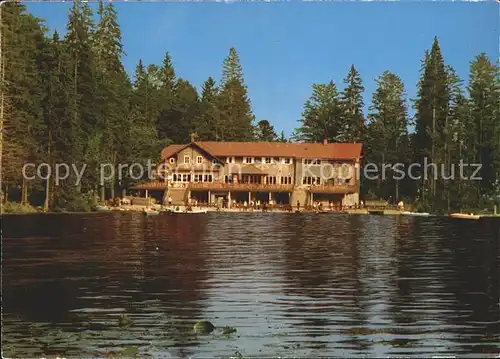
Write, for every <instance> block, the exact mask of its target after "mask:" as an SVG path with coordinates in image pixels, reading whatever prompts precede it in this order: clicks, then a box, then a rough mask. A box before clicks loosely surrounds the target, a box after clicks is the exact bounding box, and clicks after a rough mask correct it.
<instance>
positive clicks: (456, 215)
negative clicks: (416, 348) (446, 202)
mask: <svg viewBox="0 0 500 359" xmlns="http://www.w3.org/2000/svg"><path fill="white" fill-rule="evenodd" d="M449 216H450V217H451V218H460V219H479V218H481V216H480V215H478V214H473V213H470V214H467V213H451V214H450V215H449Z"/></svg>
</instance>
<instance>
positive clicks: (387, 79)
mask: <svg viewBox="0 0 500 359" xmlns="http://www.w3.org/2000/svg"><path fill="white" fill-rule="evenodd" d="M376 81H377V85H378V87H377V89H376V90H375V92H374V93H373V98H372V106H370V111H371V112H370V114H369V116H368V117H369V120H370V124H369V136H368V138H369V139H370V140H369V141H367V142H366V144H367V149H368V151H367V158H366V161H368V162H369V163H376V164H377V165H378V168H382V167H383V165H384V164H390V165H392V166H393V165H395V164H397V163H402V164H406V165H408V160H407V159H408V154H409V153H408V149H407V143H408V139H407V136H408V114H407V107H406V97H405V90H404V85H403V82H402V81H401V79H400V78H399V77H398V76H397V75H395V74H393V73H391V72H389V71H385V72H384V73H383V74H382V75H381V76H380V77H379V78H378V79H377V80H376ZM384 177H385V178H381V177H379V178H378V179H377V181H376V182H371V181H365V182H364V184H365V186H366V187H367V188H366V189H371V190H372V192H373V193H374V194H375V195H376V196H377V197H380V198H389V197H392V198H394V199H395V200H398V199H401V197H402V195H403V194H404V193H403V194H402V193H401V182H400V180H401V179H399V180H398V179H397V178H398V176H397V174H396V173H394V168H393V167H392V171H391V172H390V173H387V174H386V175H385V176H384Z"/></svg>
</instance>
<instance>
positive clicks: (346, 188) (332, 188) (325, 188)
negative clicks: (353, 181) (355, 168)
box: [309, 185, 358, 193]
mask: <svg viewBox="0 0 500 359" xmlns="http://www.w3.org/2000/svg"><path fill="white" fill-rule="evenodd" d="M357 191H358V188H357V186H356V185H312V186H310V187H309V192H311V193H355V192H357Z"/></svg>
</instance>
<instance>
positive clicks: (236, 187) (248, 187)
mask: <svg viewBox="0 0 500 359" xmlns="http://www.w3.org/2000/svg"><path fill="white" fill-rule="evenodd" d="M189 189H190V190H191V191H196V190H198V191H199V190H204V191H234V192H291V191H292V190H293V185H291V184H257V183H222V182H191V183H190V184H189Z"/></svg>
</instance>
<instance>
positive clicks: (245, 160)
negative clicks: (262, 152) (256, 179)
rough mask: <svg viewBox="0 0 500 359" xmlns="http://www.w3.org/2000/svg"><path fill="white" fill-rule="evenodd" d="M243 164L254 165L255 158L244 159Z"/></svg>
mask: <svg viewBox="0 0 500 359" xmlns="http://www.w3.org/2000/svg"><path fill="white" fill-rule="evenodd" d="M243 163H254V158H253V157H243Z"/></svg>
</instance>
